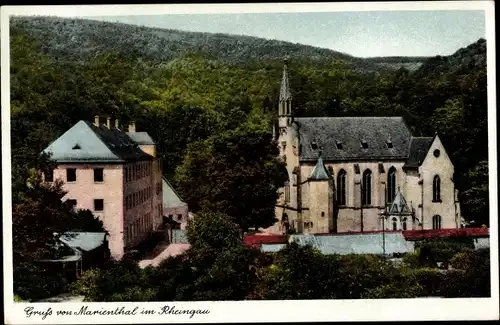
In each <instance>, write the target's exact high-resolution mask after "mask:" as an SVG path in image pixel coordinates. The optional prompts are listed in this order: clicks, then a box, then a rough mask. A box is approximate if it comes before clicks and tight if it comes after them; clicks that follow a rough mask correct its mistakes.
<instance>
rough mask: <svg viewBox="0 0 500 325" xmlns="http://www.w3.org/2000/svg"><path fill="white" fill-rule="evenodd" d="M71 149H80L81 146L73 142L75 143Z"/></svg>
mask: <svg viewBox="0 0 500 325" xmlns="http://www.w3.org/2000/svg"><path fill="white" fill-rule="evenodd" d="M72 149H73V150H78V149H82V148H81V147H80V145H79V144H78V143H77V144H75V145H74V146H73V148H72Z"/></svg>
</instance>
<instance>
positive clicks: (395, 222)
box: [392, 218, 398, 231]
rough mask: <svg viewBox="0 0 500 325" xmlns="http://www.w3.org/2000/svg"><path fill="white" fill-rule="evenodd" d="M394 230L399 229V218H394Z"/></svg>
mask: <svg viewBox="0 0 500 325" xmlns="http://www.w3.org/2000/svg"><path fill="white" fill-rule="evenodd" d="M392 230H393V231H396V230H398V219H396V218H392Z"/></svg>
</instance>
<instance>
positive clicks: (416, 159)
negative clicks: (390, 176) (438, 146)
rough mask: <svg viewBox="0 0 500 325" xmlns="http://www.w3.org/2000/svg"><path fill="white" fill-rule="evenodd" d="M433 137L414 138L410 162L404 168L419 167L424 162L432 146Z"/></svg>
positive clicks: (411, 142)
mask: <svg viewBox="0 0 500 325" xmlns="http://www.w3.org/2000/svg"><path fill="white" fill-rule="evenodd" d="M433 140H434V138H432V137H412V138H411V140H410V153H409V155H408V161H407V162H406V164H405V165H404V166H403V167H409V168H412V167H418V166H420V165H421V164H422V161H424V159H425V156H426V155H427V152H428V151H429V148H430V146H431V144H432V141H433Z"/></svg>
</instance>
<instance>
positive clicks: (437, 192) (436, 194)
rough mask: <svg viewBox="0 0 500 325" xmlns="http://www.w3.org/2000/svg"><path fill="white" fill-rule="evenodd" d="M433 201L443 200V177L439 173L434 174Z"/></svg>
mask: <svg viewBox="0 0 500 325" xmlns="http://www.w3.org/2000/svg"><path fill="white" fill-rule="evenodd" d="M432 201H433V202H441V179H440V178H439V175H436V176H434V180H433V182H432Z"/></svg>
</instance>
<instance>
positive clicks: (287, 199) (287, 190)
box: [285, 181, 290, 203]
mask: <svg viewBox="0 0 500 325" xmlns="http://www.w3.org/2000/svg"><path fill="white" fill-rule="evenodd" d="M289 202H290V182H288V181H287V182H285V203H289Z"/></svg>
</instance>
